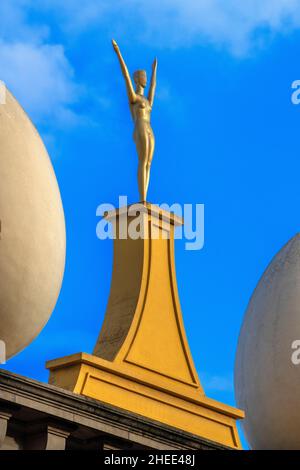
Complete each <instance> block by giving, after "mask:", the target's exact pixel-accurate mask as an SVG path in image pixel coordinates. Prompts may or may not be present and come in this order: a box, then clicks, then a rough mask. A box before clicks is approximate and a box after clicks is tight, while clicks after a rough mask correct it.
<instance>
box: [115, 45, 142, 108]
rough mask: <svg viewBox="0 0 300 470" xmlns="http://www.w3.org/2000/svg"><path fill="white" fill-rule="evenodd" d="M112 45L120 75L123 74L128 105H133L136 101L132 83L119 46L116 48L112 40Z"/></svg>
mask: <svg viewBox="0 0 300 470" xmlns="http://www.w3.org/2000/svg"><path fill="white" fill-rule="evenodd" d="M112 45H113V48H114V50H115V52H116V54H117V56H118V59H119V62H120V66H121V70H122V74H123V77H124V79H125V83H126V89H127V94H128V99H129V101H130V103H134V102H135V101H136V95H135V91H134V88H133V85H132V81H131V78H130V75H129V72H128V69H127V66H126V64H125V61H124V59H123V57H122V54H121V52H120V49H119V46H118V44H117V43H116V41H115V40H114V39H113V40H112Z"/></svg>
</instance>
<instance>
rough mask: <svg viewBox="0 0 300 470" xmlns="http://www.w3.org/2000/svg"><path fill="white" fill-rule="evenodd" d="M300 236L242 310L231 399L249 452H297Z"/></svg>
mask: <svg viewBox="0 0 300 470" xmlns="http://www.w3.org/2000/svg"><path fill="white" fill-rule="evenodd" d="M299 340H300V235H296V236H295V237H293V238H292V239H291V240H290V241H289V242H288V243H287V244H286V245H285V246H284V247H283V248H282V249H281V250H280V251H279V253H278V254H277V255H276V256H275V257H274V258H273V260H272V261H271V263H270V264H269V266H268V268H267V269H266V271H265V272H264V274H263V275H262V277H261V279H260V281H259V283H258V285H257V287H256V289H255V291H254V293H253V295H252V297H251V299H250V302H249V305H248V308H247V311H246V314H245V318H244V321H243V325H242V328H241V332H240V337H239V342H238V348H237V353H236V364H235V393H236V401H237V405H238V407H239V408H241V409H243V410H244V411H245V414H246V418H245V420H244V423H243V427H244V431H245V435H246V439H247V440H248V442H249V445H250V447H251V448H253V449H300V364H299V358H300V347H299V345H300V341H299Z"/></svg>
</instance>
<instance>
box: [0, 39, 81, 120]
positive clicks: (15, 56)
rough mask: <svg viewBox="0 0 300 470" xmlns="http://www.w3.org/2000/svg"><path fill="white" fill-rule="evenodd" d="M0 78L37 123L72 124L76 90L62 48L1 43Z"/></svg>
mask: <svg viewBox="0 0 300 470" xmlns="http://www.w3.org/2000/svg"><path fill="white" fill-rule="evenodd" d="M0 69H1V70H2V73H1V78H2V79H3V80H4V81H5V82H6V83H8V84H9V86H10V87H11V88H12V89H13V91H14V93H15V94H16V95H17V97H18V99H19V100H20V101H21V103H22V104H23V106H24V107H25V108H26V109H28V110H29V111H30V114H31V115H32V117H33V118H34V119H36V120H38V121H43V120H45V119H51V118H52V119H55V120H56V121H57V122H58V123H61V122H64V123H66V122H67V123H70V122H71V123H72V122H73V121H74V119H76V116H75V115H74V113H73V112H72V110H71V109H70V108H69V104H70V103H73V102H75V101H76V96H77V90H78V87H77V86H76V85H75V83H74V82H73V70H72V68H71V66H70V64H69V63H68V61H67V59H66V57H65V55H64V50H63V47H62V46H57V45H48V44H41V45H37V44H32V43H20V42H19V43H8V42H0Z"/></svg>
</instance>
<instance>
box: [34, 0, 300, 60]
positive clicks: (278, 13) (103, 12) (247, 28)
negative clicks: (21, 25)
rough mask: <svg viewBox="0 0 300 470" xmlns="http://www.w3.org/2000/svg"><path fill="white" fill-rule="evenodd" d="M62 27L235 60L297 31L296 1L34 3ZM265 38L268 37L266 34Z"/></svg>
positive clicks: (73, 0) (89, 0) (298, 9)
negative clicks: (222, 51)
mask: <svg viewBox="0 0 300 470" xmlns="http://www.w3.org/2000/svg"><path fill="white" fill-rule="evenodd" d="M35 4H37V5H38V7H39V8H42V9H43V8H45V9H47V10H48V11H52V12H55V14H56V15H57V17H58V18H59V19H60V22H61V25H62V27H64V28H65V29H66V30H68V31H72V30H73V32H75V31H76V32H78V31H80V30H81V29H86V28H90V27H91V26H92V25H95V24H98V25H99V26H103V24H104V25H105V28H106V30H107V32H108V33H113V32H116V31H120V32H122V33H123V34H124V33H125V34H127V35H128V36H129V35H130V39H131V40H142V41H145V42H147V43H150V44H154V45H155V46H156V47H157V46H161V47H185V46H189V45H193V44H204V43H207V42H208V43H212V44H214V45H216V46H224V47H226V48H227V49H228V50H229V51H230V52H232V53H233V54H236V55H243V54H246V53H247V52H248V51H249V50H251V49H252V48H253V47H254V48H255V47H256V46H261V45H262V44H264V42H265V39H266V36H267V35H271V36H272V35H273V34H276V33H282V32H283V33H285V32H288V31H293V30H295V29H297V28H299V26H300V2H299V0H184V1H183V0H151V1H148V0H115V1H114V2H112V1H111V0H86V1H85V2H80V1H78V0H65V1H64V2H61V1H60V0H36V2H35ZM266 33H267V34H266Z"/></svg>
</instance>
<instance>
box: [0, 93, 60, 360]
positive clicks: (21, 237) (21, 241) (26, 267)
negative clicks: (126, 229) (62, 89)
mask: <svg viewBox="0 0 300 470" xmlns="http://www.w3.org/2000/svg"><path fill="white" fill-rule="evenodd" d="M5 95H6V96H5V103H4V104H0V340H1V341H4V343H5V345H6V357H7V358H9V357H11V356H13V355H14V354H16V353H18V352H19V351H21V350H22V349H24V348H25V347H26V346H27V345H28V344H29V343H30V342H31V341H32V340H33V339H34V338H35V337H36V336H37V335H38V334H39V333H40V331H41V330H42V328H43V327H44V325H45V324H46V322H47V321H48V319H49V317H50V315H51V313H52V311H53V309H54V306H55V304H56V301H57V298H58V295H59V291H60V288H61V283H62V278H63V273H64V266H65V251H66V248H65V246H66V242H65V238H66V237H65V221H64V213H63V207H62V203H61V198H60V192H59V188H58V185H57V181H56V177H55V174H54V171H53V168H52V165H51V162H50V159H49V156H48V153H47V151H46V149H45V147H44V144H43V142H42V140H41V138H40V136H39V134H38V132H37V130H36V129H35V127H34V126H33V124H32V123H31V121H30V119H29V118H28V116H27V114H26V113H25V112H24V110H23V108H22V107H21V106H20V105H19V103H18V102H17V101H16V99H15V98H14V97H13V95H12V94H11V93H10V92H9V90H7V89H6V93H5ZM2 344H3V343H2Z"/></svg>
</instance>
